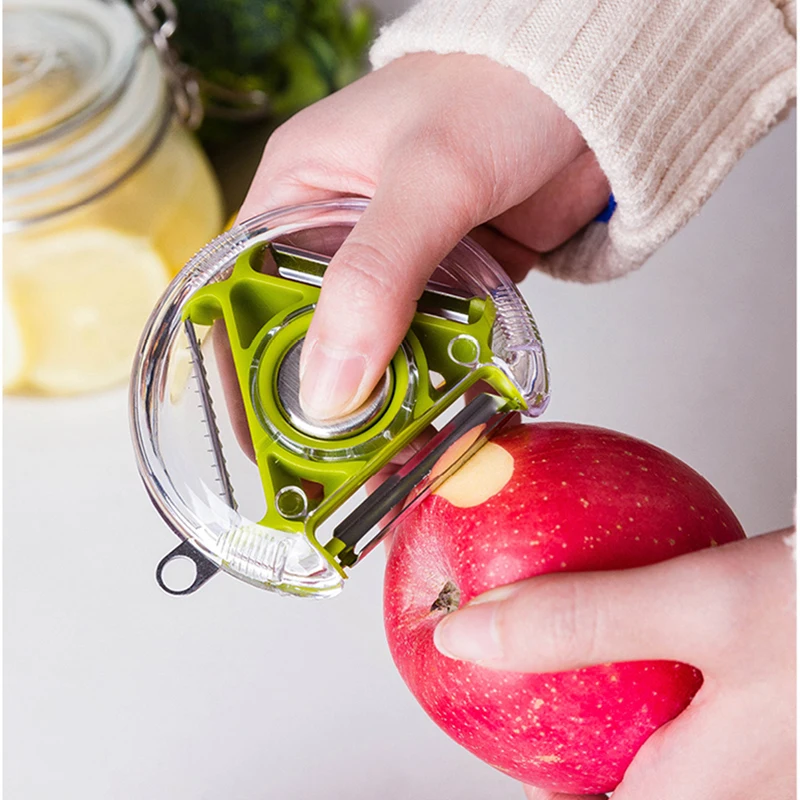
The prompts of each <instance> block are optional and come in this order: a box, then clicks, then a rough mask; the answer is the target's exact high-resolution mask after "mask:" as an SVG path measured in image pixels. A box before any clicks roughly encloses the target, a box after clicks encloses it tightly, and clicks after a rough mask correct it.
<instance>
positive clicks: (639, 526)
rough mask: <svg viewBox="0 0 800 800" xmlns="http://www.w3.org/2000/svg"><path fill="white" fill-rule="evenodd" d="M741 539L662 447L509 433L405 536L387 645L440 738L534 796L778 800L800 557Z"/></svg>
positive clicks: (785, 753) (574, 434) (559, 427)
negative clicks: (794, 560)
mask: <svg viewBox="0 0 800 800" xmlns="http://www.w3.org/2000/svg"><path fill="white" fill-rule="evenodd" d="M743 537H744V534H743V531H742V530H741V527H740V525H739V523H738V521H737V520H736V518H735V516H734V515H733V513H732V512H731V510H730V509H729V508H728V507H727V506H726V505H725V503H724V501H723V500H722V498H721V497H720V496H719V495H718V494H717V493H716V492H715V491H714V489H713V488H712V487H711V486H710V485H709V484H708V483H707V482H706V481H705V480H704V479H703V478H701V477H700V476H699V475H697V473H695V472H694V471H692V470H691V469H690V468H689V467H687V466H686V465H685V464H683V463H682V462H680V461H678V460H677V459H675V458H674V457H672V456H670V455H669V454H667V453H664V452H663V451H661V450H658V449H657V448H654V447H652V446H650V445H647V444H645V443H643V442H640V441H637V440H635V439H631V438H630V437H626V436H623V435H621V434H616V433H613V432H610V431H602V430H599V429H595V428H588V427H585V426H576V425H566V424H547V423H545V424H541V423H540V424H535V425H525V426H520V427H517V428H515V429H512V430H510V431H507V432H506V433H504V434H502V435H501V436H499V437H497V438H496V439H495V440H494V441H493V442H491V443H490V444H489V445H486V446H485V447H484V448H483V450H482V451H480V453H479V454H478V455H477V456H476V457H474V458H473V459H472V460H471V461H470V462H469V463H468V464H467V465H466V467H465V468H463V469H462V470H461V471H460V472H459V473H457V475H456V476H454V478H452V479H451V480H450V481H448V482H447V484H445V485H444V486H443V487H442V488H441V489H440V491H439V492H438V494H436V495H434V496H432V497H430V498H428V500H427V501H426V502H425V503H424V504H423V505H422V506H421V508H420V509H418V510H417V511H416V512H414V514H413V515H412V516H411V517H409V518H408V519H407V520H406V521H405V522H404V523H403V524H402V525H401V526H400V527H399V529H398V530H397V532H396V535H395V540H394V543H393V546H392V550H391V552H390V556H389V561H388V563H387V573H386V586H385V600H384V602H385V617H386V629H387V636H388V639H389V644H390V649H391V651H392V655H393V657H394V659H395V662H396V664H397V666H398V668H399V670H400V672H401V674H402V676H403V678H404V679H405V681H406V683H407V684H408V686H409V688H410V689H411V691H412V692H413V693H414V694H415V696H416V697H417V699H418V700H419V702H420V703H421V704H422V706H423V708H425V710H426V711H427V712H428V714H429V715H430V716H431V717H432V718H433V719H434V721H436V722H437V724H439V725H440V727H442V728H443V729H444V730H445V731H446V732H447V733H449V734H450V735H451V736H452V737H453V738H455V739H456V741H458V742H459V743H461V744H462V745H464V746H465V747H467V749H469V750H471V751H472V752H473V753H475V754H476V755H478V756H479V757H480V758H482V759H484V760H485V761H488V762H489V763H491V764H492V765H493V766H496V767H497V768H498V769H501V770H502V771H504V772H506V773H507V774H509V775H511V776H512V777H515V778H517V779H518V780H520V781H522V782H524V783H528V784H534V785H537V786H540V787H546V788H547V789H548V790H549V791H546V792H544V793H542V792H541V790H531V792H532V793H531V795H530V797H532V798H534V797H535V798H536V799H537V800H540V798H550V797H554V796H555V795H553V794H552V792H558V791H561V792H571V793H591V792H594V793H601V792H605V791H609V790H611V789H614V788H615V787H617V785H619V786H618V788H617V791H616V792H615V795H614V796H615V800H616V798H620V800H639V798H644V797H646V798H648V800H660V799H661V798H664V800H695V798H697V800H700V798H703V800H714V798H716V797H720V798H722V797H725V798H726V800H727V798H731V797H733V798H736V797H739V796H740V791H744V794H741V796H742V797H748V798H754V797H764V798H767V797H769V798H770V800H772V799H773V798H783V797H784V796H786V797H787V798H788V797H789V795H786V794H785V792H786V791H788V788H787V787H788V786H789V782H790V781H791V778H792V768H791V753H792V750H791V740H792V736H791V735H790V730H789V727H790V725H791V722H792V720H793V718H794V716H793V713H794V712H793V706H792V702H793V700H792V698H793V691H792V688H791V687H792V685H793V683H792V682H793V680H794V678H793V674H794V672H793V663H794V662H793V649H792V642H793V636H794V632H793V616H792V605H791V602H792V597H793V595H792V592H793V585H792V575H793V569H792V559H791V557H790V554H789V549H788V548H787V547H786V545H785V544H784V542H783V537H781V536H768V537H760V538H758V539H754V540H751V541H737V540H741V539H743ZM726 542H729V543H730V542H732V543H733V544H726V546H725V547H714V545H717V544H725V543H726ZM702 548H712V549H706V550H705V551H704V552H698V553H693V552H692V551H696V550H700V549H702ZM667 559H670V560H667ZM657 562H664V563H657ZM559 572H560V573H564V574H549V575H545V573H559ZM577 573H586V574H577ZM534 576H539V577H534ZM507 584H515V585H514V586H512V587H508V586H506V585H507ZM495 587H503V588H501V589H496V590H495V591H494V592H491V591H489V590H491V589H495ZM459 608H461V610H460V611H456V609H459ZM452 612H455V613H452ZM443 619H446V622H444V623H443V624H440V623H441V620H443ZM437 626H438V628H437ZM434 631H436V640H437V643H438V644H439V646H440V647H441V648H442V649H443V650H445V651H446V652H449V653H451V654H452V655H454V656H457V657H458V658H459V659H462V660H453V659H452V658H448V657H446V656H444V655H443V654H442V653H441V652H440V651H439V650H438V649H437V647H436V646H435V645H434ZM690 665H691V666H690ZM699 670H703V674H701V673H700V671H699ZM704 677H705V683H703V679H704ZM701 684H703V686H702V689H701ZM698 690H700V692H699V694H697V697H696V698H695V699H694V701H693V702H692V705H691V707H690V708H689V709H688V710H687V711H686V712H685V713H684V714H681V716H680V717H678V718H677V719H674V718H675V717H676V716H677V715H678V714H680V713H681V711H683V709H684V708H686V706H687V705H688V704H689V703H690V701H692V698H693V697H694V695H695V694H696V693H697V692H698ZM670 720H674V721H673V722H670ZM666 723H668V724H666ZM662 726H663V727H662ZM751 731H752V732H753V736H752V737H751V736H750V733H751ZM654 732H655V733H654ZM756 737H757V739H758V740H757V741H755V740H754V739H756ZM640 748H641V749H640ZM637 751H638V755H637ZM634 756H636V758H635V759H634ZM632 760H633V763H632V764H631V761H632ZM762 763H763V764H764V765H765V766H766V769H765V770H762V769H761V767H760V766H759V765H760V764H762ZM626 770H627V772H626ZM623 775H625V780H624V781H623V782H622V783H620V780H621V779H622V777H623ZM756 787H761V789H763V792H761V793H759V791H760V790H759V789H757V788H756ZM781 791H783V792H784V794H781ZM572 796H573V795H569V797H572ZM558 797H559V798H560V799H561V795H558Z"/></svg>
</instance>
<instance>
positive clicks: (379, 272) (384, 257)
mask: <svg viewBox="0 0 800 800" xmlns="http://www.w3.org/2000/svg"><path fill="white" fill-rule="evenodd" d="M391 253H392V250H391V247H388V246H387V247H382V246H381V245H380V244H379V243H372V242H368V241H363V240H355V241H354V240H352V239H351V240H348V242H347V245H346V249H345V250H344V251H343V253H342V259H343V260H342V261H340V265H339V269H338V270H337V282H338V283H339V284H340V288H341V289H342V290H343V291H344V292H346V293H347V295H348V296H349V297H350V298H351V300H352V302H353V303H355V304H362V303H366V304H368V305H370V304H374V303H375V302H376V301H379V302H382V301H385V299H386V298H387V297H391V296H393V295H394V294H396V293H397V286H398V279H399V276H397V275H396V274H394V270H393V269H392V267H391V262H392V257H391Z"/></svg>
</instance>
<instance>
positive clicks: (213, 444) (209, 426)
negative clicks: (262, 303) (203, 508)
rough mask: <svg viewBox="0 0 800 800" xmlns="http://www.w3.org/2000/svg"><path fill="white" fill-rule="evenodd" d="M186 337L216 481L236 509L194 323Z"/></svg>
mask: <svg viewBox="0 0 800 800" xmlns="http://www.w3.org/2000/svg"><path fill="white" fill-rule="evenodd" d="M184 328H185V330H186V337H187V339H188V340H189V350H190V351H191V353H192V370H193V372H194V378H195V385H196V392H197V397H198V399H199V401H200V404H199V406H198V407H199V408H200V411H201V413H202V415H203V422H204V423H205V426H206V433H205V437H206V438H207V439H208V443H209V450H208V452H209V453H210V454H211V457H212V459H213V467H214V472H216V480H217V482H218V483H219V486H220V497H222V499H223V500H226V501H227V503H228V504H229V505H230V507H231V508H236V500H235V498H234V496H233V485H232V484H231V478H230V475H229V474H228V467H227V464H226V463H225V456H224V454H223V452H222V442H221V440H220V436H219V428H218V427H217V418H216V415H215V414H214V404H213V402H212V400H211V390H210V389H209V386H208V374H207V373H206V368H205V364H204V362H203V351H202V350H201V349H200V341H199V340H198V338H197V334H196V333H195V330H194V325H192V321H191V320H189V319H187V320H186V322H185V323H184Z"/></svg>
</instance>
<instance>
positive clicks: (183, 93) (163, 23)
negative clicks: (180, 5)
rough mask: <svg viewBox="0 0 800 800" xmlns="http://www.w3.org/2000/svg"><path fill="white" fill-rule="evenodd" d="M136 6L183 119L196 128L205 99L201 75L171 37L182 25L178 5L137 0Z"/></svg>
mask: <svg viewBox="0 0 800 800" xmlns="http://www.w3.org/2000/svg"><path fill="white" fill-rule="evenodd" d="M133 7H134V10H135V11H136V14H137V16H138V17H139V20H140V22H141V23H142V25H143V26H144V29H145V30H146V31H147V33H148V35H149V36H150V38H151V39H152V41H153V44H154V45H155V48H156V52H157V53H158V57H159V59H160V60H161V64H162V66H163V68H164V73H165V75H166V77H167V83H168V85H169V88H170V91H171V93H172V100H173V103H174V105H175V111H176V113H177V114H178V118H179V119H180V121H181V122H182V123H183V124H184V125H185V126H186V127H187V128H189V129H190V130H196V129H197V128H199V127H200V123H202V121H203V102H202V99H201V97H200V83H199V79H198V76H197V74H196V72H195V70H193V69H192V68H191V67H189V66H188V65H187V64H184V63H183V62H182V61H181V60H180V59H179V58H178V56H177V54H176V53H175V50H174V49H173V48H172V47H171V46H170V42H169V40H170V37H171V36H172V35H173V34H174V33H175V31H176V30H177V29H178V9H177V8H176V7H175V3H174V2H173V0H133Z"/></svg>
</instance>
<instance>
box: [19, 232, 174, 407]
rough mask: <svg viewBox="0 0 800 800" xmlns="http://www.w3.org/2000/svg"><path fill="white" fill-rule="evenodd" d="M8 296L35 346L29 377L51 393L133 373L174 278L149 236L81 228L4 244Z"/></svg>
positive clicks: (31, 350)
mask: <svg viewBox="0 0 800 800" xmlns="http://www.w3.org/2000/svg"><path fill="white" fill-rule="evenodd" d="M4 250H5V252H4V256H5V263H6V275H5V280H6V286H7V291H8V299H9V301H10V302H11V304H12V305H13V308H14V311H15V312H16V315H17V319H18V320H19V324H20V328H21V330H22V334H23V341H24V343H25V347H26V350H27V352H28V353H29V364H28V369H27V374H26V376H25V377H26V384H28V385H29V386H30V387H31V388H33V389H36V390H38V391H41V392H46V393H48V394H70V393H74V392H85V391H92V390H96V389H103V388H106V387H109V386H112V385H114V384H116V383H120V382H123V381H125V380H127V378H128V375H129V372H130V367H131V363H132V360H133V355H134V352H135V349H136V345H137V342H138V340H139V336H140V334H141V332H142V329H143V328H144V325H145V323H146V322H147V318H148V316H149V314H150V312H151V311H152V309H153V307H154V306H155V304H156V303H157V301H158V299H159V298H160V296H161V294H162V292H163V291H164V287H165V286H166V285H167V282H168V280H169V272H168V270H167V267H166V265H165V264H164V262H163V260H162V258H161V257H160V256H159V255H158V253H157V252H156V251H155V250H154V249H153V248H152V247H151V246H150V244H149V243H148V242H147V240H146V239H143V238H140V237H136V236H128V235H126V234H122V233H119V232H117V231H114V230H111V229H104V228H78V229H74V230H69V231H64V232H61V233H53V234H50V235H44V236H42V237H40V238H33V237H31V238H28V239H24V240H17V241H15V242H14V243H13V245H11V246H8V247H6V248H4Z"/></svg>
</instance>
